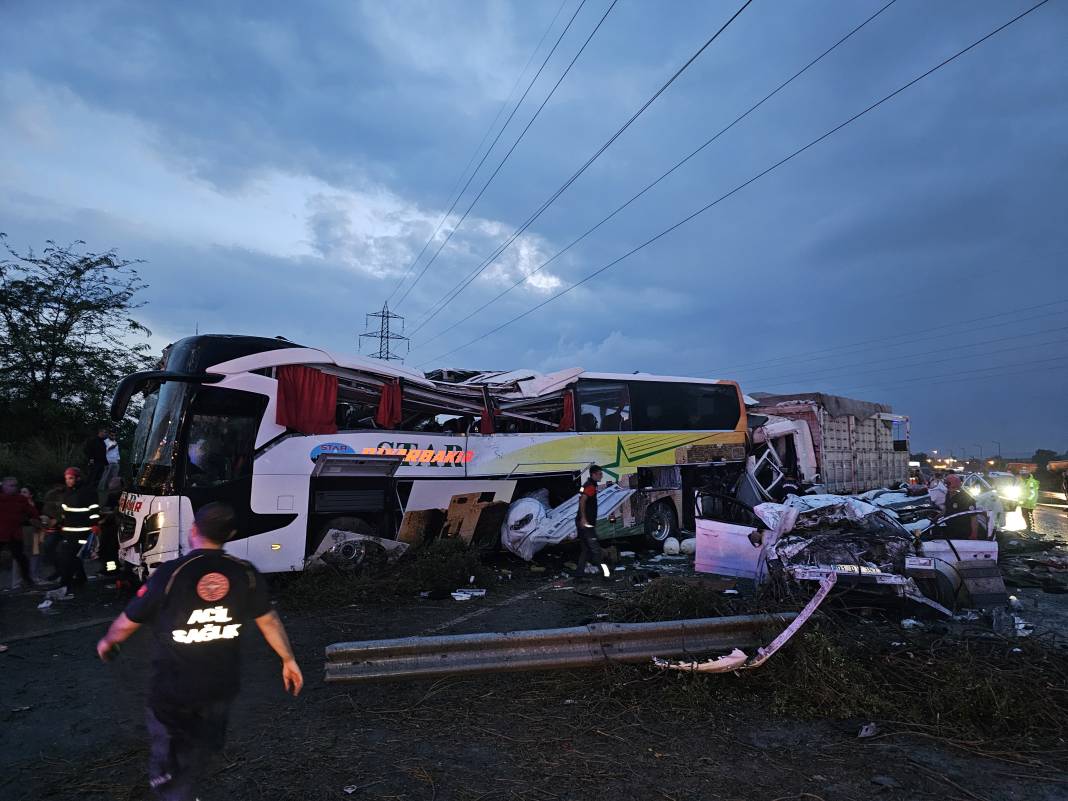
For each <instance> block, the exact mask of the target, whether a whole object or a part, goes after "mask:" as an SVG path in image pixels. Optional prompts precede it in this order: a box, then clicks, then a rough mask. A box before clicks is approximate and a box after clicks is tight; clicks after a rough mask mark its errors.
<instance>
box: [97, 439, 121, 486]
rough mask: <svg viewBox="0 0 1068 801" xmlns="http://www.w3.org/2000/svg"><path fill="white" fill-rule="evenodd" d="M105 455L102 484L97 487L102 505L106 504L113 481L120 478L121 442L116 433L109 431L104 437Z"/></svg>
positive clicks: (101, 477)
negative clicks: (105, 500) (116, 437)
mask: <svg viewBox="0 0 1068 801" xmlns="http://www.w3.org/2000/svg"><path fill="white" fill-rule="evenodd" d="M104 454H105V456H104V458H105V461H106V464H105V466H104V473H103V475H101V476H100V482H99V483H98V484H97V487H96V489H97V492H98V493H100V502H101V503H104V499H105V498H106V497H107V493H108V488H109V486H110V485H111V480H112V479H113V478H118V475H119V442H118V440H116V439H115V432H114V431H108V432H107V435H106V436H105V437H104Z"/></svg>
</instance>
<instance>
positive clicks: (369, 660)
mask: <svg viewBox="0 0 1068 801" xmlns="http://www.w3.org/2000/svg"><path fill="white" fill-rule="evenodd" d="M795 618H797V613H795V612H783V613H780V614H773V615H738V616H733V617H713V618H700V619H697V620H673V621H669V622H663V623H591V624H589V625H587V626H575V627H572V628H559V629H540V630H534V631H513V632H506V633H492V634H457V635H446V636H438V637H405V638H402V639H395V640H366V641H363V642H347V643H337V644H335V645H329V646H327V648H326V659H327V663H326V681H327V682H328V683H338V682H348V683H356V682H367V681H377V680H380V679H396V678H408V679H415V678H433V677H436V676H447V675H455V674H468V675H470V674H479V673H502V672H514V671H524V670H551V669H557V668H568V669H570V668H583V667H597V666H600V665H606V664H612V663H621V662H623V663H626V662H629V663H646V662H649V661H650V660H652V658H653V657H654V656H659V657H676V656H696V655H702V654H707V653H708V652H711V651H721V650H722V651H730V650H732V649H734V648H752V647H756V646H759V645H760V644H761V643H762V642H765V641H767V639H769V638H770V636H772V635H771V632H772V631H773V630H774V629H776V628H780V627H782V626H784V625H787V624H789V623H791V622H793V621H794V619H795Z"/></svg>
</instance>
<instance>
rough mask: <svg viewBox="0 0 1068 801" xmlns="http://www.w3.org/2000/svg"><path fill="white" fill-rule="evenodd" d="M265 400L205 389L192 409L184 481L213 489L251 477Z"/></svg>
mask: <svg viewBox="0 0 1068 801" xmlns="http://www.w3.org/2000/svg"><path fill="white" fill-rule="evenodd" d="M266 401H267V399H266V397H264V396H262V395H255V394H253V393H248V392H241V391H238V390H231V389H225V390H223V389H215V388H208V387H203V388H201V389H199V390H198V392H197V396H196V398H195V399H194V401H193V406H192V409H191V415H190V421H189V430H188V435H187V438H186V442H187V443H188V444H187V445H186V465H185V480H186V483H187V484H188V485H189V486H192V487H211V486H215V485H217V484H223V483H225V482H228V481H234V480H235V479H239V478H244V477H246V476H248V475H250V474H251V473H252V455H253V451H254V450H255V446H256V432H257V431H258V429H259V425H260V417H261V416H262V414H263V409H264V407H265V406H266Z"/></svg>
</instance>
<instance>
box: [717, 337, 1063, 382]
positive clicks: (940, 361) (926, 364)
mask: <svg viewBox="0 0 1068 801" xmlns="http://www.w3.org/2000/svg"><path fill="white" fill-rule="evenodd" d="M1056 331H1068V326H1065V327H1063V328H1054V329H1050V330H1049V331H1036V332H1034V333H1031V334H1025V335H1024V336H1029V337H1030V336H1035V335H1036V334H1046V333H1053V332H1056ZM1008 339H1017V337H1008ZM987 341H988V342H996V341H998V340H987ZM1065 343H1068V339H1065V338H1061V339H1054V340H1050V341H1048V342H1025V343H1024V344H1022V345H1013V346H1012V347H1008V348H998V349H995V350H988V351H986V352H985V353H973V354H970V355H966V356H949V357H947V358H944V359H921V360H919V361H913V362H909V363H907V364H898V365H892V366H882V367H872V368H870V369H868V370H856V371H854V372H853V373H850V374H848V375H827V374H823V375H809V374H805V373H800V374H797V375H794V376H790V377H787V378H784V379H782V380H777V381H774V382H772V383H770V384H765V383H763V381H761V380H760V379H754V380H751V381H747V382H744V383H752V384H757V383H759V384H760V386H761V388H762V389H764V388H767V387H781V386H783V385H784V384H793V383H795V382H797V381H798V380H808V381H824V382H827V381H830V382H834V381H841V380H842V379H847V380H852V378H853V376H854V375H865V374H868V373H888V372H891V371H895V370H902V369H904V368H909V367H930V366H931V365H935V364H945V363H947V362H956V361H960V360H962V359H976V358H986V357H988V356H995V355H997V354H999V353H1010V352H1012V351H1015V350H1026V349H1028V348H1041V347H1045V346H1046V345H1063V344H1065ZM966 347H973V345H968V346H966ZM943 350H953V349H952V348H944V349H943ZM776 378H779V377H778V376H776ZM736 380H737V379H736Z"/></svg>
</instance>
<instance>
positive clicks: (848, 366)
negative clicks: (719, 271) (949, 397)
mask: <svg viewBox="0 0 1068 801" xmlns="http://www.w3.org/2000/svg"><path fill="white" fill-rule="evenodd" d="M1042 317H1061V318H1063V317H1064V312H1062V311H1057V312H1050V313H1049V314H1040V315H1035V316H1034V317H1031V318H1030V319H1028V320H1026V321H1022V320H1008V321H1006V322H1004V323H998V324H996V325H992V326H988V328H998V327H1000V326H1002V325H1017V324H1018V323H1020V322H1031V321H1032V320H1036V319H1040V318H1042ZM1058 331H1068V326H1065V327H1063V328H1048V329H1043V330H1039V331H1032V332H1030V333H1026V334H1015V335H1013V336H1000V337H994V338H992V339H984V340H979V341H977V342H966V343H963V344H960V345H950V346H949V347H944V348H940V349H939V352H945V351H951V350H964V349H966V348H974V347H978V346H979V345H988V344H991V343H1000V342H1009V341H1011V340H1014V339H1023V338H1025V337H1031V336H1037V335H1039V334H1050V333H1055V332H1058ZM909 344H911V343H909V342H900V343H897V345H894V346H893V347H897V346H899V345H909ZM864 350H865V351H866V350H868V349H867V348H865V349H864ZM858 352H860V351H858ZM849 355H851V356H852V355H854V354H849ZM914 355H915V354H912V353H904V354H900V355H898V356H889V357H887V359H889V360H893V361H896V360H899V359H907V358H909V357H911V356H914ZM820 358H827V357H820ZM958 358H970V357H967V356H964V357H958ZM809 361H812V359H809ZM870 364H871V360H870V359H869V360H868V361H863V362H852V363H850V364H840V365H837V366H833V367H828V368H827V369H829V370H830V372H831V373H832V374H833V373H837V372H840V371H842V370H848V369H851V368H853V367H865V366H869V365H870ZM910 364H911V363H906V364H899V365H896V366H891V368H890V369H895V368H896V367H908V366H910ZM813 369H814V370H816V375H815V376H813V374H812V370H813ZM820 369H821V368H819V367H815V368H812V369H810V370H806V371H804V372H800V373H787V374H786V376H782V375H772V376H766V377H764V378H760V377H753V376H750V377H745V375H744V373H743V375H742V376H740V377H739V376H738V375H737V374H735V373H732V374H731V375H732V377H734V379H735V380H736V381H742V382H746V383H749V382H756V381H764V380H771V379H783V378H786V379H792V378H804V377H809V378H820V379H822V378H833V377H834V376H833V375H828V374H827V373H826V372H823V373H820V372H819V371H820ZM860 372H867V371H860Z"/></svg>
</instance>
